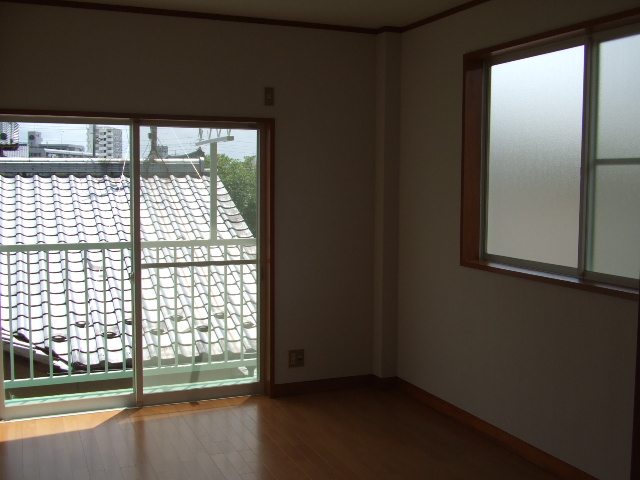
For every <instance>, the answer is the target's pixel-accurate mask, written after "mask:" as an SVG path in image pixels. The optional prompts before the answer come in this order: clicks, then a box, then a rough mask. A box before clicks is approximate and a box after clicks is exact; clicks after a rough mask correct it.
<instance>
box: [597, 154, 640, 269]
mask: <svg viewBox="0 0 640 480" xmlns="http://www.w3.org/2000/svg"><path fill="white" fill-rule="evenodd" d="M594 203H595V206H594V215H593V224H594V227H593V237H592V242H593V245H592V255H593V257H592V265H591V266H590V270H592V271H594V272H598V273H606V274H609V275H618V276H621V277H627V278H638V276H639V275H640V208H639V207H640V163H636V164H635V165H633V164H632V165H598V166H597V167H596V175H595V199H594Z"/></svg>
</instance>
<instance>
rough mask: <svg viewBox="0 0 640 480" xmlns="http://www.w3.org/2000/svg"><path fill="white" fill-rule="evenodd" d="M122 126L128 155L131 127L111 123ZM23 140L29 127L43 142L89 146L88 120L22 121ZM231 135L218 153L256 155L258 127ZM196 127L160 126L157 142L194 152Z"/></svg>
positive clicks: (144, 132) (144, 139)
mask: <svg viewBox="0 0 640 480" xmlns="http://www.w3.org/2000/svg"><path fill="white" fill-rule="evenodd" d="M111 126H113V127H114V128H119V129H121V130H122V144H123V156H125V157H128V156H129V130H128V126H126V125H111ZM19 127H20V142H21V143H23V142H24V143H26V142H27V139H28V135H29V132H30V131H37V132H40V133H41V134H42V142H43V143H44V144H47V143H49V144H52V143H64V144H71V145H80V146H82V147H84V148H85V151H88V150H87V125H85V124H61V123H26V122H21V123H20V124H19ZM148 133H149V127H141V133H140V137H141V138H140V149H141V157H142V158H145V157H146V155H148V153H149V150H150V141H149V139H148ZM227 134H228V132H227V130H222V131H221V132H220V136H227ZM229 135H231V136H233V137H234V140H233V141H230V142H220V143H219V144H218V153H224V154H226V155H228V156H229V157H231V158H237V159H240V160H242V159H243V158H244V157H245V156H253V155H256V150H257V132H256V131H255V130H231V131H230V132H229ZM215 137H218V132H217V131H216V130H213V131H212V132H211V137H210V138H215ZM204 138H205V139H206V138H209V130H205V131H204ZM197 141H198V129H197V128H177V127H176V128H173V127H159V128H158V145H165V146H167V147H168V148H169V155H182V154H185V153H191V152H193V151H195V150H196V149H197V148H198V147H197V146H196V145H195V143H196V142H197ZM202 149H203V150H204V151H205V152H206V153H209V147H208V146H206V145H204V146H203V147H202Z"/></svg>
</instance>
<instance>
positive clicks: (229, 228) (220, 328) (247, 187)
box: [139, 124, 259, 394]
mask: <svg viewBox="0 0 640 480" xmlns="http://www.w3.org/2000/svg"><path fill="white" fill-rule="evenodd" d="M140 137H141V141H140V180H139V185H140V224H141V228H140V237H141V239H140V240H141V282H142V284H141V297H142V317H141V322H142V356H143V359H142V361H143V365H144V370H143V378H144V380H143V386H144V393H145V394H147V393H156V392H167V391H175V390H180V391H183V390H190V389H194V388H203V387H211V386H221V385H233V384H247V383H255V382H257V381H258V372H259V369H258V358H259V356H258V344H259V342H258V332H259V322H258V288H259V284H258V277H257V265H258V250H257V246H258V243H257V239H258V233H259V232H258V222H257V219H258V211H257V208H258V182H257V179H258V176H257V172H258V165H257V152H258V148H257V147H258V135H257V131H256V130H237V129H236V130H232V129H220V128H218V129H216V128H215V126H214V127H210V128H202V127H200V128H197V127H191V126H190V127H181V126H166V125H163V124H150V125H146V126H143V127H141V129H140Z"/></svg>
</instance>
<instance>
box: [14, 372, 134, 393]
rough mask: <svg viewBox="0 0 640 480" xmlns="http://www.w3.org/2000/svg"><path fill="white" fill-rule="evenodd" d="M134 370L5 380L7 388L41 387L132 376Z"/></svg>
mask: <svg viewBox="0 0 640 480" xmlns="http://www.w3.org/2000/svg"><path fill="white" fill-rule="evenodd" d="M132 377H133V370H132V369H127V370H124V371H116V372H106V373H105V372H101V373H72V374H71V375H68V374H64V375H59V376H58V375H54V376H52V377H36V378H19V379H16V380H5V381H4V388H5V389H16V388H28V387H41V386H46V385H62V384H63V383H81V382H96V381H100V380H118V379H121V378H132Z"/></svg>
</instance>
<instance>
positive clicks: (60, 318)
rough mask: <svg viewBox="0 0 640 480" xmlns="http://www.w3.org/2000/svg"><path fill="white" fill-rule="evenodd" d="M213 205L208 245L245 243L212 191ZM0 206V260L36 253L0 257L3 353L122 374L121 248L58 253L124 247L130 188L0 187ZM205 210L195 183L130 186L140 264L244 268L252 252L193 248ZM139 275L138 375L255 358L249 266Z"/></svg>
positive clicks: (97, 180)
mask: <svg viewBox="0 0 640 480" xmlns="http://www.w3.org/2000/svg"><path fill="white" fill-rule="evenodd" d="M217 194H218V209H217V219H216V223H217V231H218V238H219V239H247V238H251V237H252V234H251V232H250V231H249V229H248V228H247V226H246V224H245V223H244V221H243V219H242V217H241V216H240V214H239V213H238V211H237V209H236V208H235V205H234V204H233V202H232V200H231V198H230V197H229V195H228V193H227V191H226V189H225V188H224V186H223V185H222V183H221V182H220V180H218V182H217ZM0 198H1V199H2V209H1V213H0V222H1V223H0V244H2V245H3V246H4V245H15V246H16V247H15V248H12V250H13V249H15V250H20V249H22V250H25V249H28V248H29V247H17V246H19V245H38V248H37V250H36V251H33V250H34V249H31V250H32V251H11V252H7V251H2V252H0V319H1V320H2V339H3V340H4V346H5V350H6V349H8V348H9V343H10V338H12V344H13V349H14V353H16V354H21V355H25V356H27V357H28V356H29V351H30V350H31V351H32V352H33V353H32V355H35V357H36V359H37V360H38V359H39V360H42V361H43V362H44V363H46V364H48V363H49V355H51V357H52V361H53V362H52V363H53V364H54V365H55V367H56V369H57V370H60V371H68V370H69V369H71V370H72V371H86V370H87V366H88V365H90V367H89V368H90V370H91V371H98V370H104V369H105V365H106V364H107V363H108V365H109V368H114V369H115V368H118V367H119V368H122V362H123V359H124V361H125V362H126V363H127V364H129V363H130V362H131V355H132V346H133V337H132V329H133V326H132V324H131V318H132V312H131V308H132V306H131V302H130V300H131V286H132V284H131V281H130V280H129V276H130V274H131V272H132V269H131V266H132V263H133V262H132V256H131V251H130V249H129V248H124V246H123V245H113V244H112V245H109V249H107V250H104V249H98V248H93V247H92V248H91V249H89V250H78V249H77V248H75V249H73V250H65V249H64V248H65V245H66V248H72V247H70V246H69V245H68V244H80V243H102V242H114V243H118V242H129V241H130V235H129V232H130V213H129V212H130V200H131V188H130V179H129V178H127V177H124V176H122V177H120V178H115V177H109V176H103V177H94V176H90V175H87V176H73V175H71V176H67V177H63V176H55V175H54V176H49V177H40V176H37V175H36V176H33V177H23V176H12V177H11V176H6V177H3V176H0ZM209 208H210V199H209V178H208V177H206V176H204V177H202V178H198V177H195V178H192V177H190V176H182V177H174V176H169V177H158V176H153V177H150V178H142V179H141V206H140V213H141V222H142V227H141V238H142V241H143V251H142V254H143V258H142V262H143V264H158V263H176V262H185V261H186V262H200V261H210V260H222V261H224V260H255V259H256V247H255V246H251V245H247V246H224V245H222V246H221V245H215V246H211V245H206V244H205V243H206V242H205V240H208V239H209V235H210V233H209V223H210V216H209ZM198 240H200V242H191V244H189V245H186V246H183V245H185V244H182V245H179V244H177V243H174V244H171V245H170V246H167V245H166V244H165V245H164V246H163V247H158V246H156V245H151V244H145V243H144V242H162V241H181V242H184V241H198ZM56 244H63V245H62V246H56ZM112 247H113V248H112ZM61 248H62V250H61ZM141 275H142V328H143V339H142V344H143V358H144V361H145V364H151V365H157V364H158V362H159V358H160V359H161V360H160V361H161V362H162V363H170V364H175V363H178V364H179V363H184V362H188V363H191V362H192V361H195V362H198V361H208V360H209V359H211V360H222V359H236V358H252V357H255V355H256V344H257V338H256V332H257V328H256V321H257V317H256V306H257V285H256V267H255V265H230V266H179V265H174V266H170V267H164V268H143V269H142V272H141ZM225 282H226V289H225V288H224V284H225ZM225 306H226V307H225Z"/></svg>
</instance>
